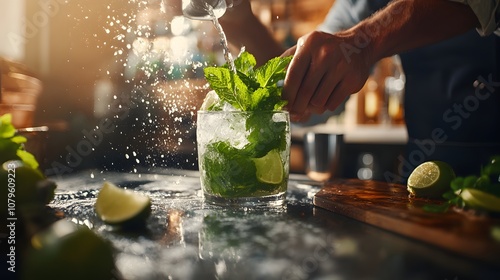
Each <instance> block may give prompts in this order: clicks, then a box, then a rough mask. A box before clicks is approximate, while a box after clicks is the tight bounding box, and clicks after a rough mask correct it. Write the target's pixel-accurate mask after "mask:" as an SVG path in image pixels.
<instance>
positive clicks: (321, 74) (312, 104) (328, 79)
mask: <svg viewBox="0 0 500 280" xmlns="http://www.w3.org/2000/svg"><path fill="white" fill-rule="evenodd" d="M352 35H353V34H351V33H349V32H346V33H338V34H333V35H332V34H328V33H324V32H317V31H315V32H312V33H309V34H307V35H305V36H303V37H301V38H300V39H299V40H298V43H297V46H295V47H293V48H291V49H288V50H287V51H285V53H283V56H286V55H294V57H293V60H292V62H291V63H290V66H289V68H288V72H287V76H286V78H285V85H284V91H283V97H284V98H285V99H286V100H288V106H287V107H288V109H289V110H290V112H291V114H292V118H293V119H301V118H302V117H303V115H308V114H309V112H313V113H318V114H321V113H323V112H325V111H326V110H334V109H336V108H337V107H338V106H339V105H340V104H341V103H342V102H343V101H344V100H345V99H346V97H347V96H349V95H350V94H352V93H355V92H357V91H359V90H360V89H361V88H362V87H363V85H364V83H365V81H366V79H367V78H368V75H369V71H370V67H371V66H372V62H371V61H370V60H369V59H368V58H367V57H366V55H365V54H367V53H369V51H361V52H359V53H354V54H353V53H349V52H348V50H349V48H350V47H352V46H354V43H353V42H351V41H352V40H353V39H354V37H353V36H352Z"/></svg>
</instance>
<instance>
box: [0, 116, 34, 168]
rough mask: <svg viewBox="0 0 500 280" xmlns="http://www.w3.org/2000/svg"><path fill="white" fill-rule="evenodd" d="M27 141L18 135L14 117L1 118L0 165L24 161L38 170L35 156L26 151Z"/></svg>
mask: <svg viewBox="0 0 500 280" xmlns="http://www.w3.org/2000/svg"><path fill="white" fill-rule="evenodd" d="M26 141H27V139H26V137H24V136H21V135H16V128H15V127H14V125H13V124H12V115H10V114H5V115H2V116H0V164H3V163H4V162H6V161H9V160H22V161H23V162H24V163H26V164H27V165H29V166H31V167H32V168H34V169H36V168H38V162H37V160H36V159H35V156H34V155H32V154H31V153H30V152H28V151H26V150H25V149H24V146H23V144H24V143H26Z"/></svg>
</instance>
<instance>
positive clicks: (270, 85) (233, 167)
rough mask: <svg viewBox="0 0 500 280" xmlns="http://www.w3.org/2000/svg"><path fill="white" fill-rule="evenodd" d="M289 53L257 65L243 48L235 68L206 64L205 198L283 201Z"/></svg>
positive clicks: (201, 154)
mask: <svg viewBox="0 0 500 280" xmlns="http://www.w3.org/2000/svg"><path fill="white" fill-rule="evenodd" d="M288 63H289V59H288V58H276V59H272V60H270V61H269V62H268V63H267V64H265V65H264V66H261V67H259V68H257V69H254V68H253V67H254V65H255V59H254V58H253V56H252V55H250V54H249V53H247V52H242V53H240V55H239V56H238V58H236V60H235V67H236V68H237V69H236V71H233V70H232V69H230V67H228V66H227V65H225V66H221V67H208V68H206V69H205V77H206V79H207V80H208V82H209V84H210V86H211V88H212V89H213V90H212V91H211V92H209V93H208V94H207V96H206V98H205V101H204V103H203V105H202V106H201V108H200V110H199V111H198V115H197V149H198V163H199V171H200V178H201V187H202V190H203V194H204V197H205V200H206V201H207V202H209V203H212V204H217V205H228V206H244V207H255V206H279V205H283V204H284V202H285V194H286V190H287V184H288V174H289V159H290V139H291V137H290V116H289V113H288V112H287V111H284V110H282V108H283V106H284V105H285V104H286V101H283V100H282V99H281V86H280V81H281V80H282V79H283V78H284V75H285V70H286V66H287V65H288Z"/></svg>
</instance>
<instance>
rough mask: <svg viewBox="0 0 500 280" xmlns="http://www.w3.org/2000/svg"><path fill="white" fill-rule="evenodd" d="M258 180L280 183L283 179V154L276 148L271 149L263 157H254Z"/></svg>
mask: <svg viewBox="0 0 500 280" xmlns="http://www.w3.org/2000/svg"><path fill="white" fill-rule="evenodd" d="M253 162H254V163H255V168H256V170H257V171H256V176H257V180H259V181H260V182H263V183H267V184H279V183H281V182H282V181H283V177H284V175H285V174H284V173H285V172H284V171H283V162H282V161H281V156H280V154H279V153H278V151H276V150H271V151H270V152H269V153H267V154H266V155H265V156H263V157H261V158H254V159H253Z"/></svg>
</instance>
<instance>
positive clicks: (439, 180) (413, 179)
mask: <svg viewBox="0 0 500 280" xmlns="http://www.w3.org/2000/svg"><path fill="white" fill-rule="evenodd" d="M453 179H455V172H454V171H453V169H452V168H451V166H450V165H449V164H447V163H446V162H443V161H427V162H424V163H422V164H420V165H419V166H417V167H416V168H415V169H414V170H413V172H412V173H411V174H410V177H408V184H407V187H408V191H409V192H410V193H411V194H413V195H415V196H416V197H431V198H440V197H441V196H442V195H443V193H445V192H446V191H447V190H449V189H450V183H451V181H452V180H453Z"/></svg>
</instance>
